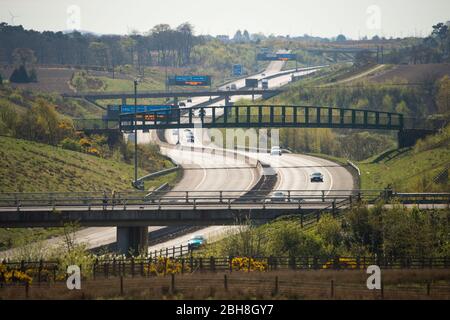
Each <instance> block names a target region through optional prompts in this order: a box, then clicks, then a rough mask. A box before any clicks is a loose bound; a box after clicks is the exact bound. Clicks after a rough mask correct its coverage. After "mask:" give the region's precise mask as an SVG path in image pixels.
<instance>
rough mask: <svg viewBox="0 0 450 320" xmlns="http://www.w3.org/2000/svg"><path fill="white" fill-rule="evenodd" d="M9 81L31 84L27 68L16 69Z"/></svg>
mask: <svg viewBox="0 0 450 320" xmlns="http://www.w3.org/2000/svg"><path fill="white" fill-rule="evenodd" d="M9 81H10V82H13V83H28V82H31V79H30V77H29V76H28V72H27V70H26V69H25V66H20V67H19V68H18V69H14V71H13V72H12V73H11V76H10V77H9Z"/></svg>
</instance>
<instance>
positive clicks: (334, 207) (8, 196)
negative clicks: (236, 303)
mask: <svg viewBox="0 0 450 320" xmlns="http://www.w3.org/2000/svg"><path fill="white" fill-rule="evenodd" d="M244 194H245V197H243V196H242V195H244ZM380 199H383V200H386V201H390V200H394V202H395V201H398V202H399V203H403V204H411V203H412V204H414V203H418V204H426V203H432V204H439V203H443V204H448V203H450V193H396V192H393V191H391V190H386V189H385V190H275V191H272V190H250V191H248V190H230V191H169V192H167V191H154V192H151V193H147V192H114V193H107V192H79V193H1V194H0V207H2V208H11V207H12V208H17V209H19V208H25V207H45V208H48V207H103V208H106V207H108V208H109V207H113V208H114V206H115V207H118V206H124V207H126V206H132V205H139V206H146V205H158V206H159V207H161V206H166V207H172V206H186V205H189V206H193V208H194V209H195V208H196V207H197V206H201V205H204V206H210V205H216V206H220V207H227V206H228V207H229V208H231V207H239V205H243V206H246V205H253V206H255V208H256V207H263V208H264V207H265V206H266V205H267V206H268V207H273V206H286V207H292V205H298V206H303V205H308V206H313V205H318V206H320V207H321V208H325V210H327V209H329V210H330V211H333V212H335V211H338V210H339V209H340V208H341V207H348V206H351V205H352V204H353V203H357V202H360V201H364V202H366V203H375V202H376V201H378V200H380Z"/></svg>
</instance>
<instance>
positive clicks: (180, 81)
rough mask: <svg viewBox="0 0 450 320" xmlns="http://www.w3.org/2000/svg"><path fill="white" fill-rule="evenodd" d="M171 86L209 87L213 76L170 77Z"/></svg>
mask: <svg viewBox="0 0 450 320" xmlns="http://www.w3.org/2000/svg"><path fill="white" fill-rule="evenodd" d="M169 85H172V86H209V85H211V76H170V77H169Z"/></svg>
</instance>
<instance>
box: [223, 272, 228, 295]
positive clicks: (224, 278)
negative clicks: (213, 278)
mask: <svg viewBox="0 0 450 320" xmlns="http://www.w3.org/2000/svg"><path fill="white" fill-rule="evenodd" d="M223 287H224V289H225V291H228V278H227V275H226V274H224V275H223Z"/></svg>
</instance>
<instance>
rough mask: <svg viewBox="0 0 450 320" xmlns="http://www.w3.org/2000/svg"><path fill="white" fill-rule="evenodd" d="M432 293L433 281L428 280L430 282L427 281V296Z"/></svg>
mask: <svg viewBox="0 0 450 320" xmlns="http://www.w3.org/2000/svg"><path fill="white" fill-rule="evenodd" d="M430 294H431V283H430V282H428V283H427V296H428V297H429V296H430Z"/></svg>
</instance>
